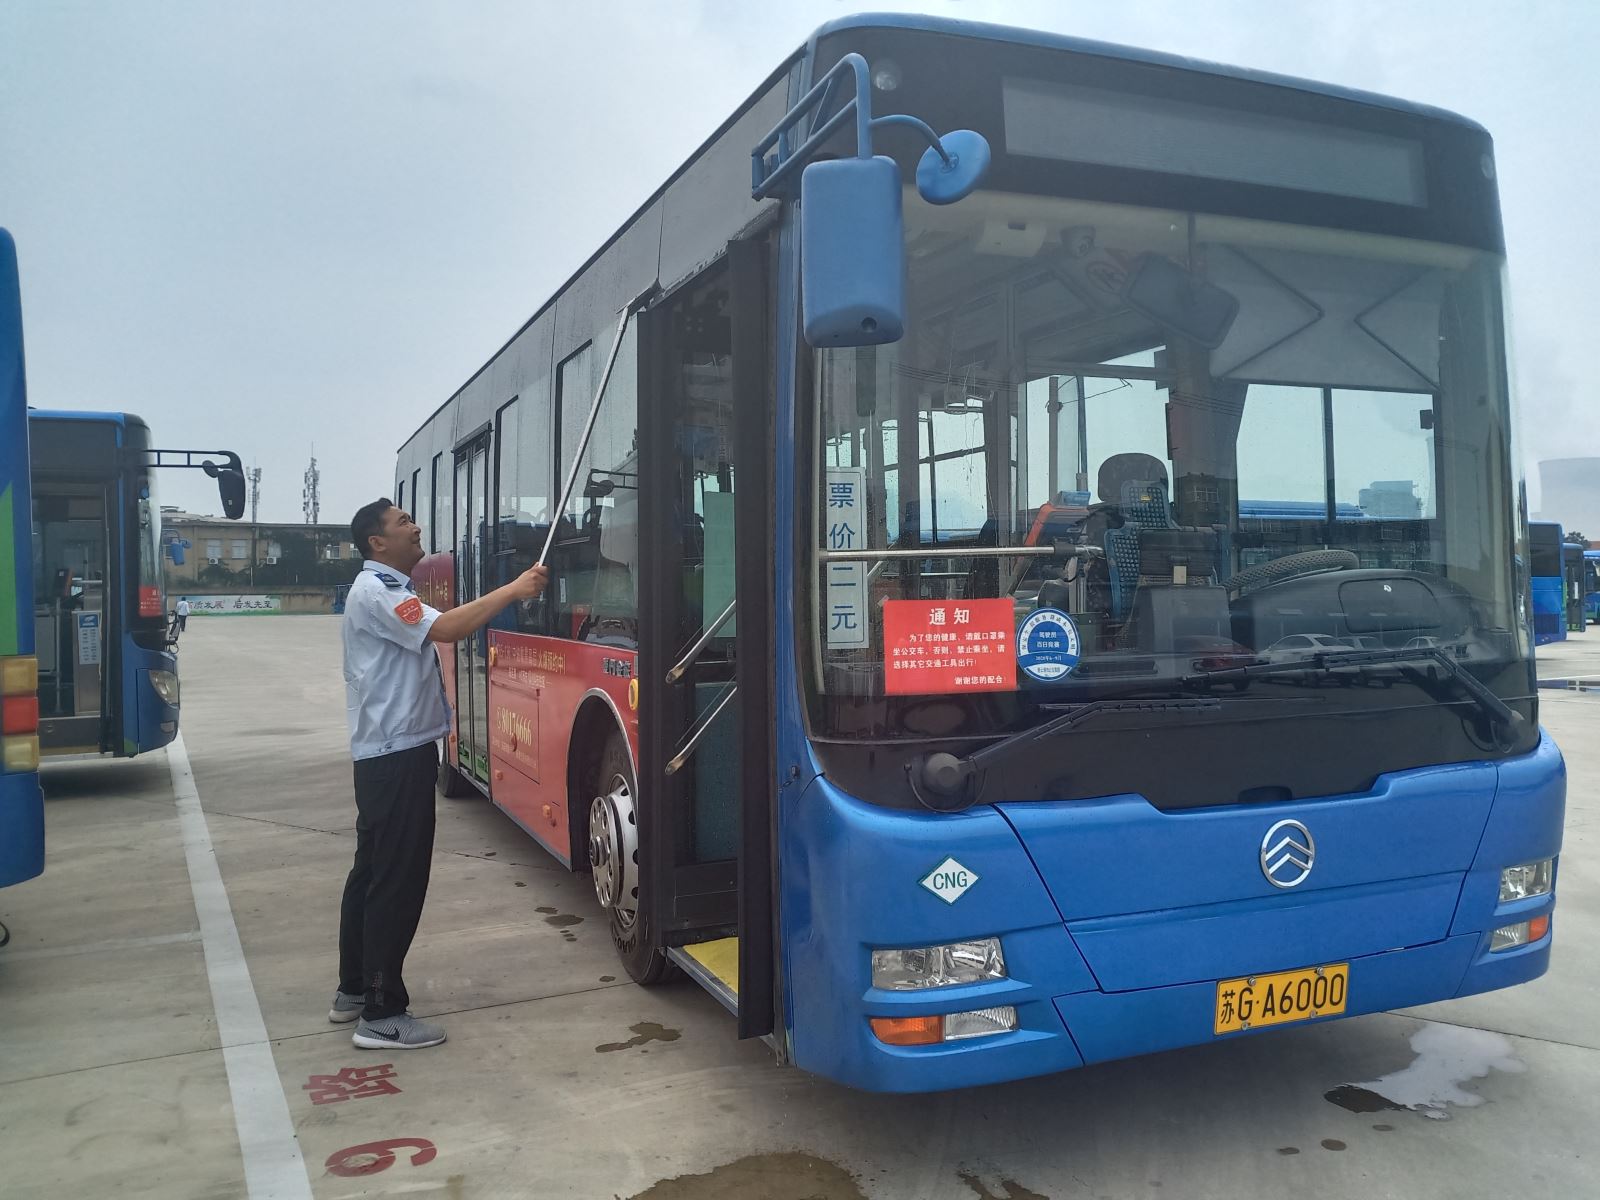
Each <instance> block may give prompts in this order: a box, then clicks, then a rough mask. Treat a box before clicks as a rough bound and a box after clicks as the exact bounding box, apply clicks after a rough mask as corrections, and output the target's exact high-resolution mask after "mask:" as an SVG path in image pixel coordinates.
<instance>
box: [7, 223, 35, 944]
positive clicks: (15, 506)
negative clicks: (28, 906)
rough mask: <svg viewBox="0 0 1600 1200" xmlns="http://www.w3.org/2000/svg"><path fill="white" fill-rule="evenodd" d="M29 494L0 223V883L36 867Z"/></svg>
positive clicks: (14, 301) (11, 284)
mask: <svg viewBox="0 0 1600 1200" xmlns="http://www.w3.org/2000/svg"><path fill="white" fill-rule="evenodd" d="M30 494H31V493H30V489H29V486H28V397H27V387H26V383H25V380H24V373H23V361H22V298H21V295H20V293H19V291H18V286H17V250H16V245H15V243H13V242H12V240H11V235H10V234H9V233H7V232H6V231H5V230H4V229H0V751H3V759H0V887H9V886H10V885H11V884H13V883H20V882H22V881H23V880H24V879H32V878H33V877H34V876H35V875H37V874H39V872H40V871H42V870H44V796H43V794H42V793H41V792H40V790H39V735H38V728H39V700H38V695H37V692H38V685H39V664H38V660H37V659H36V658H35V657H34V645H33V615H32V614H33V574H32V571H31V569H30V566H29V561H28V545H29V540H30V532H31V521H32V518H31V512H32V509H31V506H30V503H29V497H30ZM4 940H5V934H4V927H3V926H0V942H3V941H4Z"/></svg>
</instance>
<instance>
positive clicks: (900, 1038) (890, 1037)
mask: <svg viewBox="0 0 1600 1200" xmlns="http://www.w3.org/2000/svg"><path fill="white" fill-rule="evenodd" d="M1016 1027H1017V1010H1016V1009H1015V1008H1014V1007H1013V1006H1012V1005H1009V1004H1002V1005H1000V1006H998V1007H996V1008H977V1009H973V1010H972V1011H971V1012H954V1013H935V1014H934V1015H933V1016H931V1017H873V1018H872V1032H873V1033H874V1034H876V1035H877V1038H878V1040H879V1041H880V1042H883V1043H884V1044H885V1045H888V1046H936V1045H938V1044H939V1043H940V1042H959V1041H963V1040H965V1039H967V1038H978V1037H987V1036H988V1035H990V1034H994V1033H1010V1032H1011V1031H1012V1030H1013V1029H1015V1028H1016Z"/></svg>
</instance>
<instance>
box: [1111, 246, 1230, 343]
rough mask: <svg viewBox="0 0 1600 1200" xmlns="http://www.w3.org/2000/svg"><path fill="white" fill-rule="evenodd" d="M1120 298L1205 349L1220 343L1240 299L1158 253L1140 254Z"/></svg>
mask: <svg viewBox="0 0 1600 1200" xmlns="http://www.w3.org/2000/svg"><path fill="white" fill-rule="evenodd" d="M1122 298H1123V300H1125V301H1126V302H1127V305H1128V307H1129V308H1131V309H1133V311H1134V312H1136V313H1139V314H1140V315H1142V316H1146V317H1149V318H1150V319H1151V320H1152V321H1154V322H1155V323H1156V324H1157V325H1160V326H1161V327H1162V328H1163V329H1168V330H1171V331H1172V332H1174V333H1178V334H1182V335H1183V336H1184V337H1186V338H1189V339H1191V340H1193V341H1196V342H1199V343H1200V345H1202V346H1204V347H1205V348H1206V349H1207V350H1215V349H1216V348H1217V347H1218V346H1220V345H1222V343H1223V340H1224V339H1225V338H1226V337H1227V336H1228V330H1230V329H1232V328H1233V319H1234V318H1235V317H1237V316H1238V315H1239V299H1238V297H1237V296H1235V295H1234V294H1233V293H1232V292H1227V291H1224V290H1223V289H1222V288H1219V287H1218V286H1217V285H1216V284H1214V283H1207V282H1206V281H1205V280H1203V279H1199V278H1197V277H1195V276H1193V275H1191V274H1190V273H1189V272H1188V271H1186V270H1184V269H1183V268H1182V267H1180V266H1179V265H1178V264H1177V263H1175V262H1173V261H1172V260H1171V259H1170V258H1167V257H1166V256H1165V255H1161V254H1143V255H1140V257H1139V261H1138V264H1137V265H1136V266H1135V267H1134V269H1133V273H1132V275H1130V276H1129V278H1128V285H1127V287H1126V288H1125V289H1124V290H1123V294H1122Z"/></svg>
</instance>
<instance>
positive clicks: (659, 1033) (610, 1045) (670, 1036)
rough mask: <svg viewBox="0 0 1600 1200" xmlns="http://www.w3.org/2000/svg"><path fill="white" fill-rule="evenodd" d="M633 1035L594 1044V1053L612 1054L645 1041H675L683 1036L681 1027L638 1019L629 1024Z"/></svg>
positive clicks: (629, 1048)
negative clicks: (638, 1020)
mask: <svg viewBox="0 0 1600 1200" xmlns="http://www.w3.org/2000/svg"><path fill="white" fill-rule="evenodd" d="M628 1028H629V1029H631V1030H633V1036H632V1037H631V1038H629V1039H628V1040H627V1041H625V1042H606V1043H604V1044H603V1045H599V1046H596V1047H595V1048H594V1052H595V1053H596V1054H612V1053H614V1052H616V1051H618V1050H632V1049H633V1048H634V1047H635V1046H642V1045H644V1044H645V1043H646V1042H675V1041H677V1040H678V1039H679V1038H681V1037H682V1036H683V1030H681V1029H668V1028H667V1027H666V1026H665V1025H657V1024H656V1023H655V1022H654V1021H640V1022H639V1023H638V1024H637V1025H629V1026H628Z"/></svg>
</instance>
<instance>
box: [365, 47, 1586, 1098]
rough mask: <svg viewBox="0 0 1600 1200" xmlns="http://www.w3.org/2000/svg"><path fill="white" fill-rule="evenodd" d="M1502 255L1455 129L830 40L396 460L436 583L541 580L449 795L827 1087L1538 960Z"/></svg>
mask: <svg viewBox="0 0 1600 1200" xmlns="http://www.w3.org/2000/svg"><path fill="white" fill-rule="evenodd" d="M1503 265H1504V245H1503V239H1502V235H1501V226H1500V217H1499V207H1498V199H1497V195H1496V187H1495V183H1494V156H1493V147H1492V144H1491V141H1490V138H1489V135H1488V134H1487V133H1486V132H1485V131H1484V130H1483V129H1482V128H1481V127H1479V126H1477V125H1475V124H1473V123H1472V122H1470V121H1468V120H1465V119H1464V118H1461V117H1458V116H1455V115H1452V114H1450V113H1446V112H1442V111H1439V110H1437V109H1432V108H1425V107H1421V106H1418V105H1414V104H1409V103H1406V102H1403V101H1399V100H1394V99H1390V98H1386V97H1381V96H1375V95H1370V94H1364V93H1357V92H1351V91H1347V90H1344V89H1341V88H1337V87H1332V86H1328V85H1324V84H1315V83H1307V82H1304V81H1300V80H1293V79H1286V78H1282V77H1277V76H1270V75H1266V74H1262V73H1258V72H1253V71H1245V70H1236V69H1232V68H1225V67H1218V66H1210V65H1206V64H1202V63H1197V62H1194V61H1192V60H1189V59H1180V58H1176V57H1171V56H1166V55H1160V54H1155V53H1150V52H1146V51H1142V50H1130V49H1126V48H1122V47H1116V46H1108V45H1103V44H1099V43H1092V42H1086V41H1081V40H1077V39H1073V38H1067V37H1059V36H1055V35H1049V34H1042V33H1034V32H1027V31H1021V30H1014V29H1003V28H998V27H991V26H985V25H977V24H968V23H964V22H957V21H947V20H936V19H930V18H921V17H908V16H873V17H859V18H848V19H844V20H840V21H836V22H834V23H831V24H829V25H827V26H825V27H823V28H822V29H820V30H819V31H818V32H817V33H816V34H815V35H813V36H812V37H811V38H810V39H809V40H808V41H807V42H806V44H805V45H804V46H802V47H800V48H799V49H798V50H796V51H795V52H794V54H792V55H791V56H790V57H789V58H787V59H786V60H785V61H784V62H782V63H781V64H780V65H779V66H778V68H777V70H776V71H775V72H774V73H773V74H772V75H771V76H770V77H769V78H768V79H767V81H766V82H765V83H764V84H762V85H761V87H760V88H759V89H758V90H757V92H756V93H755V95H754V96H752V97H751V98H750V100H749V101H748V102H747V103H745V104H744V105H743V106H742V107H740V108H739V110H738V111H736V112H735V113H734V114H733V115H732V116H731V117H730V118H729V119H728V120H727V121H726V122H724V124H723V125H722V126H721V127H720V128H719V129H718V130H717V131H716V132H715V133H714V134H713V135H712V136H711V137H710V139H709V140H708V141H707V142H706V143H705V144H704V145H703V146H702V147H701V148H700V149H699V150H698V151H697V152H696V153H695V154H694V155H693V157H692V158H691V159H690V160H689V161H688V162H687V163H686V164H685V165H684V166H683V167H682V168H681V169H679V170H678V171H677V172H676V173H675V174H674V175H673V176H672V177H671V178H670V179H669V180H668V181H667V182H666V183H665V184H664V185H663V186H662V187H661V188H660V189H659V190H658V191H657V192H656V193H655V194H654V195H652V196H651V197H649V198H648V199H647V200H646V201H645V203H644V205H643V207H641V208H640V209H639V210H638V211H637V212H636V213H635V214H634V215H633V216H632V217H631V218H630V219H629V220H628V221H627V223H626V224H625V225H624V226H623V227H622V228H621V229H620V230H618V231H617V233H616V234H615V235H614V236H613V237H612V238H611V239H610V240H609V241H607V242H606V243H605V244H604V245H603V246H602V247H600V249H599V250H597V251H596V252H595V253H594V255H593V256H592V257H591V258H590V259H589V260H588V261H587V262H586V263H585V264H584V265H583V267H582V268H580V270H579V271H578V272H577V274H576V275H574V276H573V277H572V279H570V280H569V281H568V282H567V283H566V284H565V285H564V286H563V287H562V288H561V289H560V290H559V291H558V292H557V293H556V294H555V295H554V296H553V297H551V298H550V299H549V300H548V301H546V302H545V303H544V304H543V305H542V306H541V307H540V308H539V309H538V310H537V311H536V312H535V313H534V315H533V316H532V317H530V318H529V319H528V320H527V321H526V322H525V323H524V324H522V325H521V326H520V327H519V328H518V329H517V330H516V332H515V333H514V334H513V335H512V337H511V338H510V339H509V340H508V341H507V342H506V343H505V344H504V346H503V347H502V348H501V349H500V350H499V351H497V352H496V353H495V354H494V355H493V356H492V357H491V358H490V359H489V360H488V361H487V362H485V363H483V364H482V365H481V366H480V367H479V368H478V369H477V370H476V371H475V372H474V373H473V374H471V376H470V377H469V378H468V379H467V380H466V382H465V383H463V384H462V385H461V387H460V388H459V389H457V390H456V391H455V392H454V393H453V394H452V395H450V396H449V397H448V398H447V399H446V400H445V401H444V403H443V404H441V405H440V407H439V408H438V409H437V411H435V412H434V413H433V415H432V416H431V417H429V418H428V420H427V421H426V422H424V423H423V425H422V426H421V427H420V428H419V429H418V430H417V431H416V432H415V433H414V434H413V435H412V436H411V438H410V439H409V440H408V441H407V442H406V443H405V445H404V446H403V447H402V448H401V450H400V453H399V457H398V461H397V464H396V473H395V477H394V491H393V492H392V493H391V495H394V496H396V497H401V498H403V499H404V501H405V504H406V506H407V507H408V508H409V509H410V511H411V512H413V514H414V515H415V516H416V518H417V520H418V523H419V524H420V525H421V526H422V529H423V535H424V544H425V548H426V549H427V551H428V552H429V553H428V556H427V557H426V558H425V559H424V560H423V562H422V563H421V564H420V565H419V566H418V568H417V570H416V572H415V574H414V578H415V579H416V581H417V584H418V588H419V591H422V592H425V593H426V595H427V597H428V598H429V599H430V601H431V602H432V603H434V604H435V605H437V606H439V607H447V606H449V605H450V604H452V603H460V602H463V601H467V600H470V599H472V598H473V597H475V596H477V595H480V594H483V592H484V591H485V590H486V589H488V588H492V587H493V586H495V585H496V584H497V583H499V582H501V581H503V580H505V579H508V578H510V577H512V576H513V575H514V574H515V573H516V572H519V571H521V570H524V569H526V568H527V567H528V566H529V565H530V564H532V563H534V562H537V561H541V560H542V561H546V562H547V563H548V564H549V566H550V567H551V570H552V582H551V585H550V587H549V588H548V590H547V591H546V593H545V594H544V596H542V597H541V598H540V599H539V600H538V601H537V602H534V603H528V604H522V605H519V606H517V607H516V608H515V609H514V610H513V611H512V612H510V613H508V614H506V616H505V618H504V619H503V620H501V621H500V622H498V623H497V627H496V628H494V629H491V630H489V631H488V632H487V633H486V634H485V636H483V637H482V638H473V639H468V640H467V641H465V642H463V643H461V644H460V645H458V646H456V647H454V648H453V649H452V650H450V651H448V652H447V653H446V654H445V655H444V656H443V658H442V665H443V667H444V671H445V678H446V684H447V687H448V688H449V689H450V690H451V693H452V697H453V701H454V710H455V717H454V722H455V723H454V727H453V730H452V733H451V734H450V736H449V738H448V739H447V745H446V754H445V756H444V763H443V766H442V769H441V776H440V785H441V787H442V789H443V790H444V791H445V794H446V795H450V796H459V797H475V796H480V795H481V796H483V797H486V798H487V799H488V801H489V802H490V803H492V804H493V805H495V806H496V807H498V808H499V809H501V810H502V811H503V812H504V813H505V814H506V815H507V816H508V817H509V818H510V819H512V820H513V821H515V822H516V823H517V824H519V825H520V826H521V827H522V828H523V829H525V830H526V831H527V832H528V834H529V835H530V836H531V837H532V838H533V839H534V840H536V841H537V842H539V843H540V844H541V845H542V846H544V847H545V848H546V849H547V850H548V851H549V852H550V854H551V855H552V856H553V857H554V858H555V859H556V860H557V861H558V862H560V863H562V864H564V865H566V866H568V867H569V868H571V869H573V870H575V871H586V872H588V873H590V874H591V876H592V880H593V884H594V887H595V893H596V896H597V897H598V900H599V902H600V904H601V906H602V907H603V908H604V910H605V912H606V916H607V920H608V923H609V927H610V932H611V937H612V940H613V942H614V944H615V947H616V950H617V953H618V955H619V957H620V959H621V961H622V965H623V967H624V969H625V970H626V971H627V972H628V974H629V976H630V977H631V978H633V979H634V980H636V981H638V982H640V983H655V982H657V981H659V980H661V979H664V978H667V977H668V976H670V975H674V974H679V973H682V974H687V975H689V976H690V977H692V978H693V979H695V980H696V981H697V982H698V983H700V984H701V985H702V986H703V987H705V988H706V989H707V990H708V991H709V992H710V993H711V994H712V995H713V996H715V997H717V999H719V1000H720V1001H721V1002H722V1003H723V1004H725V1005H726V1006H727V1007H728V1008H729V1009H730V1010H732V1011H733V1012H734V1013H735V1014H736V1018H737V1030H738V1033H739V1035H740V1036H749V1037H763V1038H765V1039H767V1040H768V1042H769V1043H770V1045H771V1046H772V1047H773V1049H774V1051H775V1053H776V1054H777V1056H778V1058H779V1059H780V1061H784V1062H791V1063H794V1064H796V1065H798V1066H800V1067H801V1068H803V1069H806V1070H809V1071H813V1072H816V1073H819V1074H822V1075H824V1076H827V1077H830V1078H833V1079H835V1080H839V1081H842V1082H844V1083H847V1084H851V1085H854V1086H859V1087H862V1088H868V1089H875V1090H884V1091H922V1090H931V1089H939V1088H950V1087H959V1086H967V1085H973V1084H982V1083H992V1082H995V1081H998V1080H1006V1079H1014V1078H1018V1077H1021V1076H1027V1075H1037V1074H1042V1073H1046V1072H1053V1071H1059V1070H1064V1069H1067V1068H1072V1067H1077V1066H1081V1065H1083V1064H1085V1063H1092V1062H1100V1061H1104V1060H1107V1059H1114V1058H1119V1057H1125V1056H1129V1055H1136V1054H1142V1053H1146V1052H1150V1051H1155V1050H1162V1049H1167V1048H1171V1047H1177V1046H1185V1045H1193V1044H1200V1043H1206V1042H1211V1041H1214V1040H1227V1039H1232V1038H1236V1037H1248V1036H1252V1035H1254V1034H1255V1033H1257V1032H1260V1031H1262V1030H1265V1029H1271V1028H1275V1027H1277V1026H1279V1025H1284V1024H1288V1023H1291V1022H1303V1021H1325V1020H1332V1019H1335V1018H1338V1017H1343V1016H1352V1015H1356V1014H1360V1013H1371V1012H1378V1011H1383V1010H1387V1009H1393V1008H1400V1007H1405V1006H1409V1005H1415V1004H1422V1003H1427V1002H1431V1001H1436V1000H1443V999H1448V998H1450V997H1455V996H1465V995H1469V994H1472V993H1476V992H1482V991H1487V990H1490V989H1494V988H1502V987H1506V986H1509V985H1512V984H1516V983H1521V982H1524V981H1526V980H1529V979H1532V978H1534V977H1536V976H1538V975H1540V974H1541V973H1543V972H1544V970H1545V969H1546V966H1547V964H1548V961H1549V953H1550V945H1551V941H1550V939H1551V932H1550V921H1551V914H1552V910H1553V906H1554V877H1555V874H1556V859H1557V855H1558V853H1559V850H1560V845H1561V833H1562V819H1563V807H1564V796H1565V792H1564V787H1565V784H1564V772H1563V766H1562V761H1561V757H1560V754H1559V752H1558V751H1557V749H1556V747H1555V746H1554V745H1553V744H1552V743H1551V742H1550V741H1549V740H1548V739H1547V738H1546V737H1544V736H1543V734H1542V733H1541V731H1540V728H1539V724H1538V707H1537V704H1538V700H1537V693H1536V690H1535V684H1534V671H1533V657H1532V655H1533V647H1532V644H1531V641H1530V637H1529V631H1528V629H1527V626H1526V623H1525V621H1524V619H1523V616H1522V612H1523V609H1522V600H1523V596H1522V592H1521V587H1520V584H1519V570H1518V566H1517V564H1518V557H1517V556H1518V550H1519V544H1520V542H1521V540H1522V538H1524V537H1525V536H1526V528H1525V523H1524V521H1523V520H1522V519H1521V518H1520V517H1519V506H1518V503H1517V499H1516V497H1517V496H1518V495H1519V489H1520V487H1521V479H1520V474H1519V472H1520V468H1519V465H1518V463H1517V462H1516V460H1515V457H1514V456H1513V454H1512V453H1511V445H1512V436H1511V434H1512V430H1511V418H1510V411H1511V410H1510V397H1509V389H1510V379H1509V375H1508V370H1507V364H1506V355H1505V347H1504V334H1505V330H1504V315H1503V314H1504V296H1503V294H1502V291H1501V288H1502V282H1501V281H1502V278H1503V274H1502V268H1503ZM1253 496H1255V497H1259V496H1269V497H1278V499H1277V500H1274V501H1270V502H1263V501H1256V502H1246V503H1241V501H1240V497H1253Z"/></svg>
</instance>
